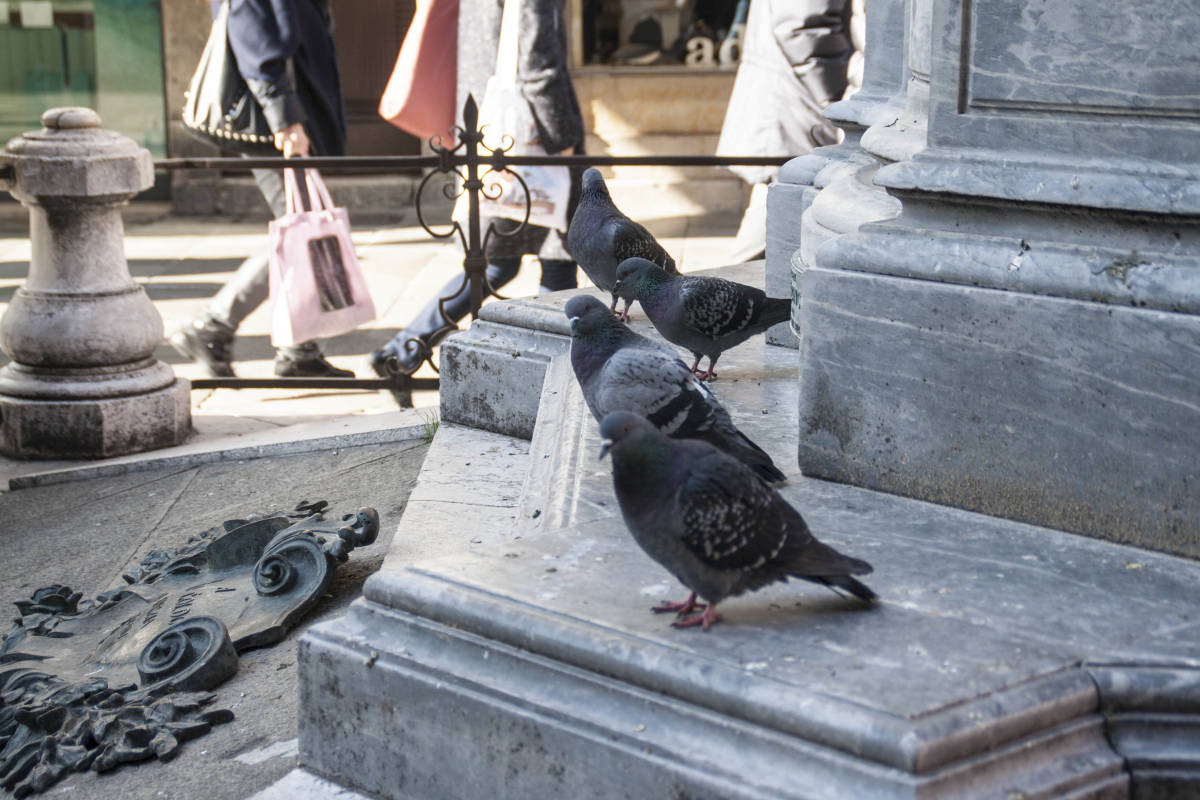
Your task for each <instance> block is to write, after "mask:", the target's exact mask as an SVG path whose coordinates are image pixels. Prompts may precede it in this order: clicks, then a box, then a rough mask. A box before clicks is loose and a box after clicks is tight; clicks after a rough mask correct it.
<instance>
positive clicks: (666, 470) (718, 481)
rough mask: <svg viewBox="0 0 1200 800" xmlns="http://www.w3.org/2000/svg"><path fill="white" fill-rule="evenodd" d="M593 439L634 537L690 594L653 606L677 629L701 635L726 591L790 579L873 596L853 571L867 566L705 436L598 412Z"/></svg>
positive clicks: (633, 416)
mask: <svg viewBox="0 0 1200 800" xmlns="http://www.w3.org/2000/svg"><path fill="white" fill-rule="evenodd" d="M600 435H601V436H602V437H603V443H602V445H601V450H600V457H601V458H604V456H605V455H606V454H608V453H611V454H612V470H613V488H614V489H615V490H616V494H617V502H618V503H619V504H620V506H621V516H622V517H624V519H625V524H626V525H627V526H628V527H629V531H630V533H632V534H633V538H634V541H636V542H637V543H638V545H639V546H640V547H641V548H642V549H643V550H645V551H646V554H647V555H648V556H650V557H651V558H653V559H654V560H655V561H657V562H658V563H659V564H661V565H662V566H664V567H666V568H667V570H668V571H669V572H670V573H671V574H672V575H674V576H675V577H676V578H677V579H678V580H679V582H680V583H682V584H683V585H684V586H686V587H687V588H688V589H689V590H690V591H691V593H690V594H689V595H688V596H687V599H686V600H684V601H683V602H681V603H672V602H665V603H663V604H662V605H659V606H655V607H654V608H653V609H652V610H653V611H655V612H656V613H662V612H674V613H676V614H677V615H678V617H679V618H678V619H677V620H676V621H675V622H674V623H673V625H674V626H675V627H678V628H687V627H692V626H694V625H700V626H703V628H704V630H706V631H707V630H708V628H709V626H710V625H712V624H713V623H715V622H718V621H720V619H721V615H720V614H718V613H716V606H717V603H719V602H721V601H722V600H724V599H725V598H726V597H735V596H737V595H740V594H742V593H743V592H748V591H754V590H756V589H761V588H762V587H764V586H767V585H769V584H772V583H775V582H776V581H785V582H786V581H787V579H788V578H802V579H804V580H807V581H812V582H813V583H819V584H822V585H824V586H827V587H829V588H830V589H832V590H834V591H835V592H838V593H839V594H840V593H841V592H842V591H845V592H849V593H850V594H852V595H854V596H855V597H857V598H859V599H860V600H863V601H865V602H867V603H870V602H872V601H873V600H875V599H876V595H875V593H874V592H873V591H871V590H870V589H869V588H868V587H867V586H865V585H864V584H863V583H861V582H860V581H859V580H857V579H856V578H854V577H852V576H854V575H866V574H868V573H870V572H871V571H872V567H871V565H870V564H868V563H867V562H865V561H862V560H860V559H857V558H851V557H849V556H846V555H842V554H841V553H839V552H838V551H836V550H834V549H833V548H832V547H830V546H829V545H826V544H822V543H821V542H819V541H817V539H816V537H814V536H813V535H812V533H811V532H810V531H809V529H808V525H807V524H805V522H804V518H803V517H801V516H800V512H798V511H796V509H794V508H792V506H791V505H790V504H789V503H788V502H787V501H786V500H784V499H783V498H782V497H781V496H780V495H779V493H778V492H776V491H775V490H774V489H772V488H771V487H769V486H766V485H765V484H763V482H762V481H760V480H758V479H757V477H756V476H755V474H754V473H753V472H752V471H751V470H750V469H748V468H747V467H746V466H745V465H744V464H742V462H740V461H738V460H737V459H735V458H730V457H729V456H728V455H726V454H725V453H723V452H721V451H720V450H718V449H717V448H715V447H713V446H712V445H710V444H708V443H707V442H701V441H692V440H684V441H678V440H674V439H671V438H670V437H667V436H664V435H663V434H662V433H661V432H660V431H658V430H657V429H656V428H655V427H654V425H652V424H651V423H650V422H649V421H648V420H647V419H645V418H644V417H641V416H638V415H637V414H634V413H632V412H629V411H616V412H613V413H612V414H609V415H608V416H606V417H605V418H604V420H603V421H602V422H601V423H600ZM697 596H699V597H700V598H702V599H703V600H705V601H706V602H704V603H700V602H697V601H696V598H697ZM696 611H700V612H701V613H698V614H696V613H693V612H696Z"/></svg>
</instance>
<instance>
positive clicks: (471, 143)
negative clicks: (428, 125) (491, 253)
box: [462, 95, 487, 319]
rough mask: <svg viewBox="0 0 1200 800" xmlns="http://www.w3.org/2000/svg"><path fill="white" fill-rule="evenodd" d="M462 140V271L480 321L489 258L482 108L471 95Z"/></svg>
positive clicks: (465, 107)
mask: <svg viewBox="0 0 1200 800" xmlns="http://www.w3.org/2000/svg"><path fill="white" fill-rule="evenodd" d="M462 140H463V143H464V144H465V148H464V153H463V156H464V158H465V159H466V167H467V179H466V181H465V182H464V184H463V188H464V191H466V193H467V242H466V245H467V246H466V255H465V256H464V257H463V271H464V272H466V273H467V281H468V282H469V289H468V290H469V291H470V295H471V319H477V318H478V317H479V308H480V306H482V305H483V276H484V272H485V271H486V270H487V257H486V255H485V254H484V252H483V243H482V241H481V235H482V234H481V232H480V229H479V193H480V191H481V190H482V189H483V181H482V180H480V177H479V144H480V143H481V142H482V141H483V131H481V130H480V129H479V107H478V106H477V105H476V104H475V98H474V97H473V96H470V95H468V96H467V102H466V104H465V105H463V127H462Z"/></svg>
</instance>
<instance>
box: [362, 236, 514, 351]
mask: <svg viewBox="0 0 1200 800" xmlns="http://www.w3.org/2000/svg"><path fill="white" fill-rule="evenodd" d="M520 268H521V259H520V258H519V257H512V258H498V259H496V260H495V262H493V263H491V264H488V267H487V278H488V283H489V284H491V287H492V288H493V289H495V290H497V291H499V290H500V287H502V286H504V285H505V284H506V283H508V282H509V281H511V280H512V279H513V278H515V277H516V276H517V271H518V270H519V269H520ZM485 296H486V294H485ZM443 298H447V299H446V300H445V303H444V305H443V303H442V300H443ZM443 312H444V314H445V316H444V317H443ZM470 312H471V293H470V290H469V287H468V286H466V285H465V284H464V283H463V276H462V274H461V273H459V274H456V275H455V276H454V277H452V278H451V279H450V280H448V281H446V283H445V285H444V286H442V288H441V289H440V290H439V291H438V293H437V295H436V296H435V297H433V298H432V299H430V301H429V302H428V303H426V304H425V306H424V307H423V308H422V309H421V310H420V311H419V312H418V313H417V315H416V317H414V318H413V320H412V321H411V322H409V323H408V325H407V326H406V327H405V328H404V330H402V331H400V332H399V333H397V334H396V335H395V336H393V337H392V338H391V340H390V341H389V342H388V343H387V344H385V345H384V346H383V347H381V348H380V349H379V350H376V351H375V352H374V353H372V354H371V363H372V367H375V371H376V373H379V374H383V373H381V372H380V370H381V369H382V366H383V362H384V361H385V360H386V359H387V358H388V357H389V356H392V357H395V358H398V359H399V360H400V363H401V366H402V367H403V368H404V369H405V370H406V371H407V370H409V369H416V367H418V366H420V363H421V360H422V358H423V357H424V348H421V347H418V346H417V345H416V344H415V343H414V342H412V341H409V340H411V339H419V340H421V341H422V342H424V343H425V347H427V348H432V347H434V346H436V345H437V344H438V342H440V341H441V339H442V338H444V337H445V336H446V335H447V334H449V333H451V332H452V331H453V330H454V329H453V328H450V329H446V330H444V331H443V329H444V328H446V323H447V321H449V322H450V323H451V324H454V325H457V324H458V323H459V321H461V320H462V319H463V317H465V316H467V314H469V313H470ZM435 334H436V335H435ZM377 363H378V365H379V366H378V367H376V366H375V365H376V364H377Z"/></svg>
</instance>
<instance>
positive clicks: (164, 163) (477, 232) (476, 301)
mask: <svg viewBox="0 0 1200 800" xmlns="http://www.w3.org/2000/svg"><path fill="white" fill-rule="evenodd" d="M455 131H456V133H457V136H458V142H457V144H455V146H454V147H445V146H443V143H442V141H441V137H436V136H435V137H434V138H433V139H431V140H430V142H429V145H430V149H431V150H433V153H434V154H433V155H428V156H337V157H313V158H306V159H305V160H304V166H305V167H311V168H314V169H319V170H322V171H325V172H351V171H357V172H364V171H366V172H398V171H401V170H426V169H428V170H431V171H430V172H428V173H427V174H426V175H425V177H424V178H423V179H422V180H421V183H420V185H419V186H418V188H417V192H416V195H415V198H414V205H415V208H416V213H417V220H418V221H419V222H420V224H421V227H422V228H424V229H425V231H426V232H427V233H429V235H430V236H433V237H434V238H437V239H449V238H452V237H453V236H454V235H455V234H457V235H458V237H459V239H460V241H461V243H462V247H463V282H462V283H460V284H459V285H458V288H457V289H456V290H455V291H454V292H453V293H452V294H451V295H449V296H447V297H443V298H442V299H441V303H442V305H441V307H440V309H441V311H442V319H443V321H444V323H445V325H444V326H443V327H442V328H440V329H439V330H438V331H436V332H435V333H434V334H432V335H431V336H430V341H431V342H435V343H436V342H439V341H440V340H441V339H442V338H444V336H445V335H446V334H447V333H449V332H451V331H453V330H456V329H457V327H458V325H457V323H456V322H454V321H452V320H450V319H449V317H448V316H447V315H446V313H445V308H444V305H445V303H446V302H447V301H449V300H450V299H451V298H453V297H457V296H458V295H459V294H460V293H461V292H462V291H463V289H464V288H467V291H468V292H469V296H470V307H471V318H472V319H475V318H476V317H477V316H478V314H479V308H480V306H481V305H482V304H483V301H484V299H486V298H487V297H488V296H496V297H499V295H498V294H497V293H496V291H495V290H494V289H493V288H492V287H491V286H490V285H489V284H488V280H487V272H486V270H487V256H486V252H487V246H488V242H489V240H490V238H491V237H492V236H506V237H507V236H515V235H516V234H517V233H519V232H520V231H521V230H523V229H524V228H525V226H526V224H527V222H528V219H529V210H530V198H529V192H528V190H527V188H526V187H525V185H524V181H522V180H521V178H520V175H518V174H517V173H509V174H510V175H511V176H513V177H515V178H516V180H517V182H519V183H520V184H521V186H522V189H523V190H525V219H524V220H522V221H520V222H519V223H517V224H516V225H515V226H514V227H511V228H506V229H505V230H500V229H498V228H497V227H496V220H491V221H490V223H489V225H488V227H487V229H486V230H482V229H481V219H480V213H479V203H480V196H481V195H482V196H484V197H489V198H491V199H495V195H493V194H492V193H491V192H492V191H498V190H499V186H498V184H496V183H489V182H487V180H486V179H487V177H488V175H490V174H494V173H500V172H505V171H507V170H508V168H509V167H510V166H525V165H535V166H566V167H603V166H621V167H636V166H654V167H729V166H778V165H781V164H783V163H784V162H785V161H787V160H788V157H782V156H736V157H728V156H692V155H653V156H599V155H595V156H593V155H572V156H518V155H509V154H508V152H507V151H508V150H510V149H511V148H512V142H511V141H507V142H506V143H505V144H504V145H503V146H501V147H498V148H495V149H492V148H489V147H487V146H486V145H484V143H483V139H484V134H483V130H482V129H481V127H480V125H479V109H478V107H477V106H476V104H475V100H474V98H472V97H468V98H467V102H466V104H465V105H464V106H463V126H462V127H456V128H455ZM154 165H155V167H156V168H158V169H224V170H248V169H258V168H263V169H285V168H294V167H296V162H295V161H294V160H288V159H284V158H281V157H275V158H238V157H234V158H167V159H159V160H157V161H155V162H154ZM439 175H440V176H445V177H446V178H450V177H452V176H455V175H456V176H457V181H455V182H454V183H453V184H450V183H448V184H446V185H445V186H444V187H443V193H444V195H445V197H446V199H449V200H455V199H457V197H458V196H459V195H461V194H463V193H466V195H467V209H468V213H467V219H466V229H465V230H464V228H463V225H462V224H461V223H460V222H459V221H457V220H453V219H452V220H450V221H449V222H447V223H445V226H446V227H445V229H444V230H435V229H434V228H433V227H431V226H430V224H429V223H428V222H427V220H426V218H425V214H424V213H423V209H422V197H423V195H424V192H425V189H426V187H427V186H428V185H429V183H430V182H431V180H432V179H434V178H436V177H437V176H439ZM506 222H507V220H506ZM408 344H411V345H412V347H413V348H415V351H414V352H416V353H418V354H419V355H420V356H421V359H420V361H419V362H417V363H416V366H414V367H411V368H409V369H406V368H404V367H403V366H402V365H401V364H400V363H399V362H398V361H397V360H396V359H392V360H391V361H390V362H389V363H388V372H389V373H390V375H391V377H390V378H198V379H194V380H192V387H193V388H196V389H274V388H294V389H357V390H362V389H393V390H396V391H397V392H399V393H401V394H407V395H408V396H411V393H412V391H413V390H415V389H437V388H438V383H439V381H438V378H415V377H413V373H415V372H416V371H417V370H419V369H420V368H421V366H423V365H424V364H425V363H426V362H428V363H429V364H430V366H431V367H432V368H433V370H434V371H435V372H436V371H437V365H436V364H435V363H433V352H432V346H431V345H429V344H427V343H426V342H425V341H423V340H421V339H418V338H412V339H409V340H408V341H407V342H406V345H408Z"/></svg>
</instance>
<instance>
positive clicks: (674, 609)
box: [650, 592, 708, 615]
mask: <svg viewBox="0 0 1200 800" xmlns="http://www.w3.org/2000/svg"><path fill="white" fill-rule="evenodd" d="M702 608H708V604H707V603H697V602H696V593H695V592H692V593H691V594H689V595H688V596H687V600H684V601H683V602H682V603H672V602H671V601H670V600H667V601H664V602H663V604H662V605H658V606H655V607H654V608H652V609H650V610H651V611H653V612H654V613H655V614H680V615H683V614H690V613H692V612H693V611H697V610H699V609H702Z"/></svg>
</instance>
